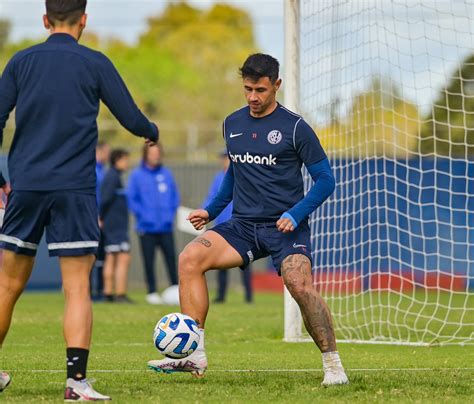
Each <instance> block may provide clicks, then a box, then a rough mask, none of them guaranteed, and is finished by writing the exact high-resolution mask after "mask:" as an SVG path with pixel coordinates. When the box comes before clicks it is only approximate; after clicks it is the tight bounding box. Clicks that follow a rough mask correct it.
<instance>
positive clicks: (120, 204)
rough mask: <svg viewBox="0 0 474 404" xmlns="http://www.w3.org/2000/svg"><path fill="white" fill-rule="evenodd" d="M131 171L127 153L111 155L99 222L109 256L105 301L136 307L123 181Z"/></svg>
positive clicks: (104, 183) (105, 278)
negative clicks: (130, 294)
mask: <svg viewBox="0 0 474 404" xmlns="http://www.w3.org/2000/svg"><path fill="white" fill-rule="evenodd" d="M128 168H129V153H128V151H126V150H124V149H115V150H113V151H112V153H111V155H110V170H109V171H108V172H107V174H106V175H105V177H104V180H103V181H102V185H101V187H100V222H101V224H102V232H103V234H104V250H105V254H106V255H105V264H104V297H105V301H108V302H112V301H114V300H115V301H116V302H117V303H133V302H132V301H131V300H130V299H129V297H128V296H127V284H128V270H129V268H130V239H129V237H128V208H127V197H126V192H125V189H124V187H123V185H122V178H121V177H122V174H123V172H124V171H126V170H128ZM114 284H115V293H116V296H115V297H114Z"/></svg>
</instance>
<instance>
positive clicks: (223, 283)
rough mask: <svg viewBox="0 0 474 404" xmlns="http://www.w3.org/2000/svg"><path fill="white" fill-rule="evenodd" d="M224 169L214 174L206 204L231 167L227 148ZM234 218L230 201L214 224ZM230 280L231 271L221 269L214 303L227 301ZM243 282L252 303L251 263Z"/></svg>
mask: <svg viewBox="0 0 474 404" xmlns="http://www.w3.org/2000/svg"><path fill="white" fill-rule="evenodd" d="M220 157H221V163H222V169H221V170H220V171H219V172H218V173H217V174H216V175H215V176H214V179H213V180H212V183H211V185H210V187H209V191H208V193H207V197H206V200H205V202H204V206H207V205H209V203H210V202H211V201H212V200H213V199H214V197H215V196H216V195H217V193H218V192H219V188H220V186H221V184H222V181H223V180H224V177H225V173H226V171H227V169H228V168H229V163H230V160H229V156H228V155H227V150H226V149H225V150H223V151H222V153H221V154H220ZM231 218H232V202H230V203H229V204H228V205H227V207H226V208H225V209H224V210H223V211H222V212H221V214H220V215H219V216H217V217H216V218H215V219H214V224H215V225H218V224H221V223H224V222H226V221H227V220H230V219H231ZM228 281H229V272H228V271H227V270H220V271H218V272H217V296H216V298H215V299H214V303H223V302H224V301H225V296H226V294H227V285H228V283H229V282H228ZM242 284H243V286H244V290H245V301H246V302H247V303H251V302H252V299H253V291H252V269H251V265H250V264H249V265H248V266H246V267H245V269H243V270H242Z"/></svg>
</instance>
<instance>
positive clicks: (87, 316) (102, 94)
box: [0, 0, 158, 401]
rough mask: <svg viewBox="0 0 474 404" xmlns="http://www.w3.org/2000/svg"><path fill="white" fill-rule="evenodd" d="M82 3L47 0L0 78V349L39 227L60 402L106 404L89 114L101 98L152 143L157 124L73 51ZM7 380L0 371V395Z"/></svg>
mask: <svg viewBox="0 0 474 404" xmlns="http://www.w3.org/2000/svg"><path fill="white" fill-rule="evenodd" d="M86 3H87V1H86V0H46V15H45V16H44V17H43V21H44V26H45V28H46V29H47V30H49V31H50V33H51V35H50V36H49V38H48V39H47V40H46V42H44V43H41V44H39V45H36V46H33V47H31V48H28V49H25V50H23V51H20V52H18V53H17V54H16V55H14V56H13V58H12V59H11V60H10V61H9V63H8V64H7V66H6V67H5V70H4V72H3V75H2V77H1V79H0V94H1V96H0V135H1V132H2V131H3V128H4V127H5V122H6V121H7V119H8V116H9V114H10V112H11V111H12V110H13V108H15V107H16V114H15V122H16V130H15V135H14V138H13V143H12V146H11V148H10V152H9V158H8V166H9V173H10V182H11V189H12V191H11V192H10V194H9V196H8V204H7V208H6V212H5V219H4V222H3V227H2V234H1V235H0V247H1V248H3V249H4V250H5V251H4V254H3V265H2V267H1V269H0V346H1V345H2V344H3V341H4V339H5V337H6V334H7V332H8V329H9V326H10V322H11V318H12V313H13V308H14V306H15V303H16V301H17V300H18V298H19V296H20V294H21V293H22V291H23V289H24V287H25V285H26V282H27V281H28V278H29V277H30V274H31V270H32V268H33V263H34V257H35V254H36V250H37V248H38V243H39V241H40V238H41V236H42V234H43V231H44V230H45V229H46V241H47V244H48V249H49V253H50V255H52V256H58V257H59V262H60V266H61V274H62V280H63V289H64V295H65V314H64V338H65V340H66V346H67V350H66V355H67V380H66V389H65V395H64V398H65V399H66V400H67V401H76V400H77V401H96V400H109V399H110V398H109V397H107V396H105V395H102V394H100V393H98V392H97V391H95V390H94V389H93V387H92V386H91V383H90V381H89V380H88V379H87V378H86V369H87V360H88V355H89V347H90V342H91V332H92V307H91V300H90V291H89V275H90V271H91V268H92V265H93V263H94V254H95V253H96V251H97V246H98V244H99V225H98V220H97V218H98V211H97V201H96V195H95V194H96V173H95V146H96V144H97V137H98V135H97V123H96V118H97V114H98V112H99V103H100V101H101V100H102V101H103V102H104V103H105V104H106V105H107V106H108V108H109V109H110V110H111V112H112V113H113V114H114V116H115V117H116V118H117V119H118V120H119V121H120V123H121V124H122V125H123V126H124V127H125V128H126V129H128V130H129V131H130V132H132V133H133V134H134V135H136V136H140V137H143V138H145V139H146V140H145V141H146V142H148V143H150V144H153V142H156V141H157V139H158V128H157V126H156V125H155V124H154V123H152V122H150V121H149V120H148V119H147V118H146V117H145V116H144V115H143V114H142V112H141V111H140V110H139V109H138V107H137V106H136V104H135V103H134V101H133V99H132V97H131V96H130V93H129V92H128V90H127V88H126V86H125V84H124V82H123V81H122V79H121V77H120V75H119V74H118V72H117V70H116V69H115V68H114V66H113V64H112V63H111V62H110V60H109V59H108V58H107V57H106V56H104V55H103V54H101V53H99V52H96V51H94V50H91V49H89V48H86V47H84V46H81V45H79V44H78V40H79V38H80V37H81V34H82V31H83V30H84V28H85V26H86V22H87V15H86V14H85V9H86ZM9 383H10V376H9V375H7V374H6V373H0V391H1V390H3V389H5V387H7V386H8V384H9Z"/></svg>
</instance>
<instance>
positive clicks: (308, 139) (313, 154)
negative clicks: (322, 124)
mask: <svg viewBox="0 0 474 404" xmlns="http://www.w3.org/2000/svg"><path fill="white" fill-rule="evenodd" d="M293 144H294V146H295V149H296V152H297V153H298V156H299V157H300V159H301V160H302V161H303V163H304V164H305V166H306V167H309V166H310V165H312V164H315V163H318V162H320V161H321V160H323V159H325V158H326V153H325V152H324V149H323V147H322V146H321V143H320V142H319V139H318V137H317V136H316V133H315V132H314V130H313V129H312V128H311V126H309V125H308V124H307V123H306V122H305V121H304V120H303V119H300V120H299V121H298V122H296V124H295V129H294V133H293Z"/></svg>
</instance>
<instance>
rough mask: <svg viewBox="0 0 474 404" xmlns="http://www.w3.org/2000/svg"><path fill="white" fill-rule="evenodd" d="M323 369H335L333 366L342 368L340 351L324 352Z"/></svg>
mask: <svg viewBox="0 0 474 404" xmlns="http://www.w3.org/2000/svg"><path fill="white" fill-rule="evenodd" d="M322 356H323V368H327V367H333V366H341V367H342V362H341V358H340V357H339V352H338V351H333V352H323V354H322Z"/></svg>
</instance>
